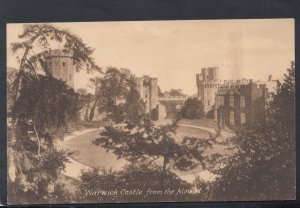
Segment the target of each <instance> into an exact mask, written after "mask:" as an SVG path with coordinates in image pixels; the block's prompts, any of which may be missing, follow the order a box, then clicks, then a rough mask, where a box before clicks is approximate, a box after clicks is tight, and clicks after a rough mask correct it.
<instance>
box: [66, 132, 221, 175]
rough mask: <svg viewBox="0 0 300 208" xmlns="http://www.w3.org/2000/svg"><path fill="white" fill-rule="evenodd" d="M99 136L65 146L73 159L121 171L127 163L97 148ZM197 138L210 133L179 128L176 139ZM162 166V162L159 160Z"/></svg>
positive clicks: (91, 134) (217, 148)
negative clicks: (96, 143)
mask: <svg viewBox="0 0 300 208" xmlns="http://www.w3.org/2000/svg"><path fill="white" fill-rule="evenodd" d="M98 135H99V131H98V130H95V131H92V132H89V133H86V134H84V135H80V136H77V137H75V138H73V139H70V140H68V141H65V142H64V143H63V146H64V148H65V149H67V150H68V151H70V152H74V154H73V155H72V156H71V157H72V158H73V159H75V160H77V161H79V162H81V163H83V164H86V165H88V166H90V167H100V168H105V169H110V168H112V170H119V169H121V168H122V166H124V164H125V163H126V161H125V160H123V159H118V158H117V156H116V155H115V154H113V153H112V152H107V151H106V149H104V148H102V147H99V146H96V145H94V144H93V143H92V141H93V140H94V139H95V138H96V137H97V136H98ZM185 136H190V137H197V138H209V133H208V132H207V131H204V130H202V129H196V128H191V127H185V126H179V127H178V129H177V131H176V135H175V139H176V140H177V141H178V142H179V141H180V140H181V139H182V138H183V137H185ZM224 148H225V147H224V146H220V145H214V146H213V147H212V148H210V149H207V151H206V152H205V154H207V155H209V154H212V153H222V152H224ZM157 162H158V163H159V164H160V163H162V161H160V160H157ZM199 171H202V169H201V168H200V167H198V168H195V169H193V170H191V171H185V172H181V171H176V173H177V174H178V175H186V174H192V173H197V172H199Z"/></svg>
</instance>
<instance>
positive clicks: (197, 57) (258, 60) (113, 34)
mask: <svg viewBox="0 0 300 208" xmlns="http://www.w3.org/2000/svg"><path fill="white" fill-rule="evenodd" d="M55 25H56V26H58V27H61V28H67V29H69V30H70V31H71V32H73V33H74V34H76V35H78V36H79V37H81V38H82V40H83V41H84V42H85V43H87V45H89V46H91V47H93V48H95V52H94V54H93V57H94V58H95V60H96V63H97V64H98V65H100V66H101V67H102V68H105V67H106V66H115V67H118V68H127V69H130V70H131V71H132V72H133V73H134V74H136V76H142V75H144V74H145V75H150V76H152V77H157V78H158V83H159V86H160V87H161V89H162V90H163V91H165V90H169V89H171V88H181V89H183V91H184V92H185V93H187V94H189V95H192V94H195V93H196V92H197V88H196V78H195V76H196V73H199V72H200V71H201V68H203V67H210V66H218V67H219V69H220V71H221V74H222V78H223V79H230V78H232V77H234V76H233V75H235V74H237V73H236V71H235V70H237V69H239V70H240V72H241V73H240V74H242V77H244V78H252V79H261V80H266V79H267V77H268V75H269V74H272V75H273V78H275V79H279V78H281V77H282V75H283V73H284V72H285V70H286V68H287V67H289V65H290V61H292V60H294V56H295V55H294V51H295V43H294V42H295V41H294V39H295V37H294V20H293V19H266V20H193V21H187V20H185V21H132V22H81V23H77V22H76V23H75V22H74V23H55ZM21 31H22V24H8V25H7V43H8V45H7V46H8V50H7V52H8V54H7V65H8V66H10V67H15V68H17V67H18V63H17V61H16V59H15V57H13V56H12V55H11V53H10V50H9V45H10V43H11V42H15V41H18V37H17V35H18V34H19V33H20V32H21ZM55 47H56V48H59V45H56V46H55ZM95 75H96V74H93V75H91V74H86V73H85V72H80V73H76V74H75V88H76V89H78V88H86V89H88V90H89V91H91V92H93V90H92V89H89V88H88V86H87V83H88V79H89V77H92V76H95Z"/></svg>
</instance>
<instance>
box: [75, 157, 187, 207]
mask: <svg viewBox="0 0 300 208" xmlns="http://www.w3.org/2000/svg"><path fill="white" fill-rule="evenodd" d="M161 171H162V170H161V167H159V166H157V165H154V164H153V163H151V164H129V165H127V166H125V167H124V168H123V169H122V170H120V171H111V170H109V171H106V170H100V169H92V170H90V171H85V172H83V173H82V176H81V180H82V184H81V185H80V190H81V195H83V201H84V202H95V197H96V199H97V200H99V199H100V200H101V201H102V202H128V201H134V202H139V201H141V202H145V201H165V200H175V199H176V197H177V196H175V195H171V196H168V195H164V194H163V195H151V194H150V195H147V190H149V189H150V190H156V191H165V189H164V188H163V187H162V186H161V181H160V180H159V178H160V176H161ZM165 184H166V187H168V188H170V189H174V190H176V191H177V190H178V189H180V188H181V189H189V188H191V187H192V186H191V185H190V184H188V183H187V182H185V181H183V180H181V179H180V178H179V177H178V176H176V175H175V174H174V173H172V172H170V171H167V173H166V176H165ZM113 190H117V191H118V193H117V194H116V195H105V194H101V193H105V192H107V191H113ZM133 190H140V191H142V193H143V194H141V195H134V194H125V191H127V192H128V191H131V192H132V191H133ZM93 191H96V192H99V193H100V194H99V195H97V196H95V195H92V194H91V193H92V192H93ZM82 193H83V194H82ZM145 196H146V197H145Z"/></svg>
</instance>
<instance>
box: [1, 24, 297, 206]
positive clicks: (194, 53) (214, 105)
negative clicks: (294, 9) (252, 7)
mask: <svg viewBox="0 0 300 208" xmlns="http://www.w3.org/2000/svg"><path fill="white" fill-rule="evenodd" d="M294 24H295V22H294V19H235V20H176V21H175V20H174V21H173V20H169V21H114V22H65V23H26V24H21V23H10V24H7V40H6V43H7V68H6V70H7V82H6V84H7V157H8V159H7V163H8V166H7V169H8V171H7V188H8V190H7V197H8V198H7V199H8V204H11V205H18V204H19V205H20V204H71V203H77V204H78V203H124V202H125V203H135V202H186V201H189V202H190V201H194V202H204V201H205V202H215V201H265V200H267V201H270V200H276V201H278V200H295V198H296V147H295V31H294V28H295V26H294Z"/></svg>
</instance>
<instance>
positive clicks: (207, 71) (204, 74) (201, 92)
mask: <svg viewBox="0 0 300 208" xmlns="http://www.w3.org/2000/svg"><path fill="white" fill-rule="evenodd" d="M196 82H197V88H198V97H199V99H200V100H201V101H202V103H203V105H204V112H205V113H206V112H208V111H209V110H211V109H212V107H213V106H214V104H215V94H216V92H217V91H218V87H219V86H220V85H221V79H220V77H219V69H218V67H208V68H202V69H201V74H196Z"/></svg>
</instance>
